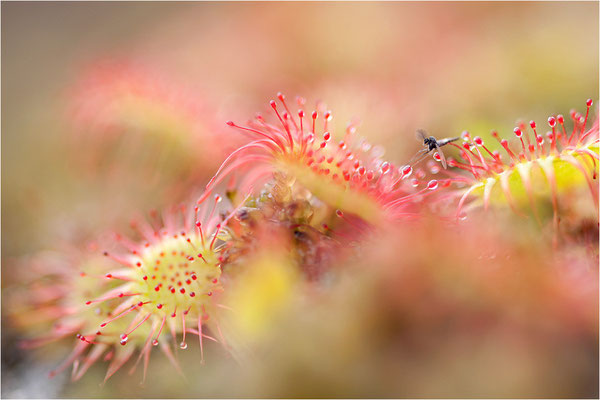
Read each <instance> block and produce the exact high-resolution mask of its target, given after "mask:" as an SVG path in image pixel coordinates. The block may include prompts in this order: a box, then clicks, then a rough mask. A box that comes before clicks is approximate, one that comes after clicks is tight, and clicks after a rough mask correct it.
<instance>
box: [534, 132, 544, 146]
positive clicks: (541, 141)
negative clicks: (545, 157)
mask: <svg viewBox="0 0 600 400" xmlns="http://www.w3.org/2000/svg"><path fill="white" fill-rule="evenodd" d="M535 140H537V142H538V144H539V145H540V146H541V145H543V144H544V137H543V136H541V135H540V136H536V137H535Z"/></svg>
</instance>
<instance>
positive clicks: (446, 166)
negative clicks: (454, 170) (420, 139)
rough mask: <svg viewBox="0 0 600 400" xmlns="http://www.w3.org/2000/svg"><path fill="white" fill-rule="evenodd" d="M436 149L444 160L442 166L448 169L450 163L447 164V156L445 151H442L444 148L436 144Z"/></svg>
mask: <svg viewBox="0 0 600 400" xmlns="http://www.w3.org/2000/svg"><path fill="white" fill-rule="evenodd" d="M435 149H436V150H437V152H438V154H439V155H440V160H441V161H442V167H444V169H448V164H446V157H444V152H443V151H442V148H441V147H440V146H439V145H437V144H436V146H435Z"/></svg>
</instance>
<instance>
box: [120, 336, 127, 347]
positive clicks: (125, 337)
mask: <svg viewBox="0 0 600 400" xmlns="http://www.w3.org/2000/svg"><path fill="white" fill-rule="evenodd" d="M119 338H120V340H119V343H121V346H125V345H126V344H127V340H128V337H127V335H126V334H124V333H123V334H121V336H120V337H119Z"/></svg>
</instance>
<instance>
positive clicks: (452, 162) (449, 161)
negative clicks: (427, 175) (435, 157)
mask: <svg viewBox="0 0 600 400" xmlns="http://www.w3.org/2000/svg"><path fill="white" fill-rule="evenodd" d="M447 162H448V165H449V166H451V167H456V166H457V165H458V164H457V163H456V160H455V159H454V158H449V159H448V160H447Z"/></svg>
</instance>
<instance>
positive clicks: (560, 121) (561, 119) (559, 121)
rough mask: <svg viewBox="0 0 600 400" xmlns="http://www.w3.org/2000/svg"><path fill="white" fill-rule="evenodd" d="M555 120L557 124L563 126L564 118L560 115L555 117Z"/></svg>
mask: <svg viewBox="0 0 600 400" xmlns="http://www.w3.org/2000/svg"><path fill="white" fill-rule="evenodd" d="M556 119H557V121H558V123H559V124H564V122H565V117H563V115H562V114H558V115H557V116H556Z"/></svg>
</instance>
